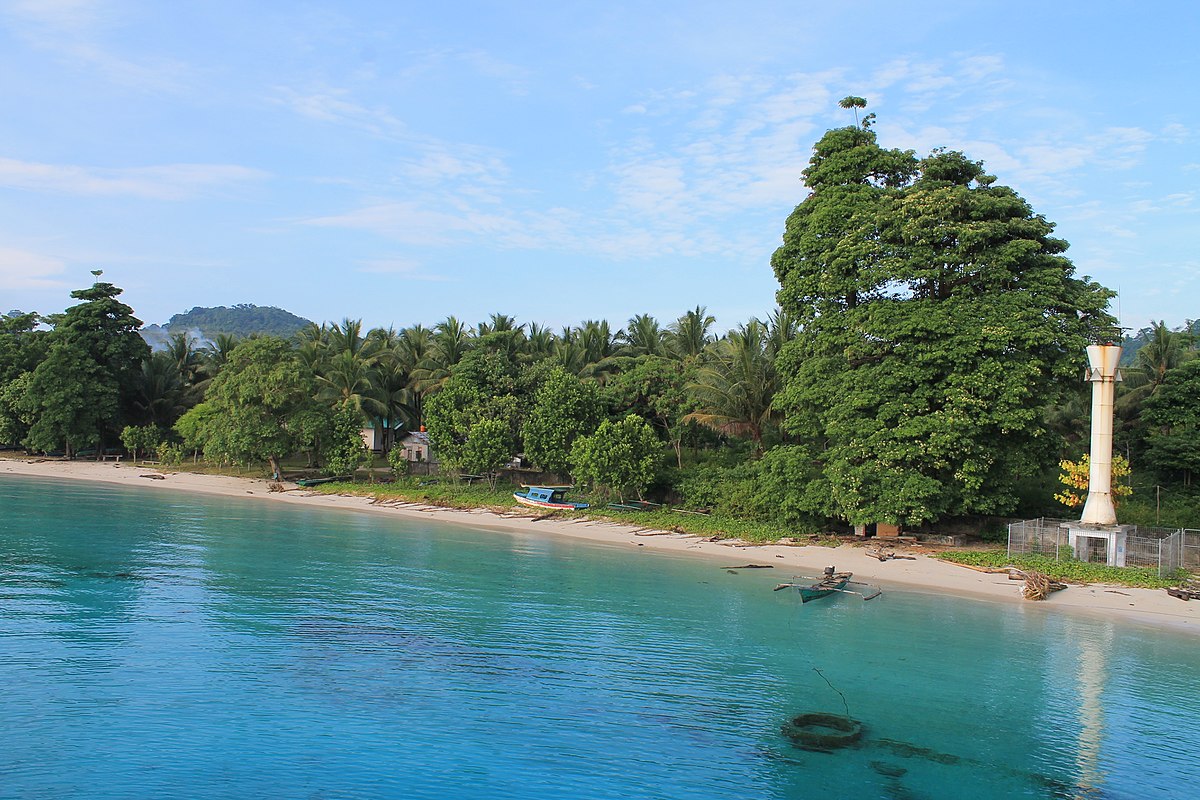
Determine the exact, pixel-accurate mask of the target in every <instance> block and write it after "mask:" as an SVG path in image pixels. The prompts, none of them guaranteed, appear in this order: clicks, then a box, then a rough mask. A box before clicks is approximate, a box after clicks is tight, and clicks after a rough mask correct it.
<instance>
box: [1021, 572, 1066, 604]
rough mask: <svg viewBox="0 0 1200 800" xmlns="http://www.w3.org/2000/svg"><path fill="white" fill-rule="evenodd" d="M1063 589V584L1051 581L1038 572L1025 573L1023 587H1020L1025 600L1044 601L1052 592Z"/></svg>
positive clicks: (1064, 585)
mask: <svg viewBox="0 0 1200 800" xmlns="http://www.w3.org/2000/svg"><path fill="white" fill-rule="evenodd" d="M1065 588H1067V585H1066V584H1065V583H1060V582H1059V581H1052V580H1050V578H1048V577H1047V576H1045V575H1043V574H1042V573H1040V572H1033V571H1030V572H1027V573H1025V586H1024V587H1022V589H1021V594H1023V595H1025V599H1026V600H1045V599H1046V598H1047V597H1049V596H1050V595H1051V594H1053V593H1054V592H1059V591H1062V590H1063V589H1065Z"/></svg>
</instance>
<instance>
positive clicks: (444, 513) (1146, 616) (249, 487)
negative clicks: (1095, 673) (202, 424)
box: [0, 459, 1200, 635]
mask: <svg viewBox="0 0 1200 800" xmlns="http://www.w3.org/2000/svg"><path fill="white" fill-rule="evenodd" d="M0 475H24V476H30V477H41V478H56V479H67V480H85V481H102V482H104V483H112V484H119V485H123V486H134V487H138V488H140V489H145V490H146V491H164V490H169V491H180V492H197V493H201V494H215V495H223V496H228V497H253V498H256V499H261V500H264V501H269V502H280V503H288V504H291V505H307V506H310V507H313V508H329V509H343V510H350V511H358V512H368V513H374V514H389V515H395V516H402V517H419V518H422V519H426V520H428V519H430V518H431V517H432V518H434V519H436V520H438V521H444V522H452V523H457V524H461V525H468V526H471V527H473V528H478V529H482V530H493V531H503V532H507V533H509V534H518V535H532V536H555V537H570V538H575V539H586V540H588V541H591V542H599V543H603V544H607V545H611V546H614V547H622V548H626V549H630V548H634V549H638V550H642V551H660V552H661V551H666V552H671V553H678V554H687V555H693V556H696V557H703V558H708V559H712V560H713V561H714V566H730V567H733V566H742V565H746V564H761V565H769V566H771V567H774V569H775V572H774V574H777V575H778V576H779V581H780V582H781V583H786V582H788V581H790V580H791V579H792V576H793V575H795V574H807V575H816V574H819V573H820V571H821V569H822V568H823V567H825V566H826V565H829V564H832V565H835V566H836V567H837V569H838V570H840V571H849V572H853V573H854V576H855V579H856V580H862V581H866V582H870V583H873V584H878V585H879V586H880V587H882V588H883V589H884V590H885V591H886V590H887V589H888V588H895V589H903V590H906V591H918V592H929V593H936V594H954V595H959V596H968V597H975V598H984V599H988V600H992V601H995V602H1004V603H1020V604H1023V605H1024V606H1025V607H1026V608H1028V609H1030V610H1035V611H1038V612H1040V613H1058V612H1070V613H1081V614H1094V615H1101V616H1104V617H1108V618H1111V619H1120V620H1122V621H1126V622H1132V623H1138V624H1148V625H1155V626H1165V627H1169V628H1172V629H1176V630H1178V631H1181V632H1185V633H1191V634H1194V635H1200V602H1185V601H1183V600H1179V599H1177V598H1174V597H1171V596H1170V595H1168V594H1167V593H1166V592H1165V591H1164V590H1162V589H1133V588H1129V587H1124V586H1103V585H1093V586H1070V587H1069V588H1067V589H1066V590H1064V591H1061V592H1056V593H1055V594H1053V595H1051V596H1050V598H1049V599H1048V600H1045V601H1042V602H1033V601H1029V600H1025V599H1024V598H1023V597H1022V596H1021V591H1020V590H1021V586H1022V582H1021V581H1014V580H1009V579H1008V577H1007V576H1006V575H1004V574H989V573H983V572H976V571H974V570H970V569H967V568H965V567H960V566H957V565H955V564H950V563H947V562H943V561H939V560H937V559H934V558H930V557H929V556H927V555H922V554H920V553H919V552H913V551H912V550H911V549H910V550H909V552H908V554H911V555H915V556H916V558H915V560H911V561H909V560H889V561H884V562H880V561H879V560H878V559H876V558H874V557H872V556H869V555H868V554H867V549H866V548H864V547H857V546H852V545H846V544H844V545H842V546H840V547H837V548H830V547H822V546H816V545H809V546H798V545H748V544H744V543H739V542H736V541H722V542H709V541H706V540H704V539H701V538H699V537H696V536H690V535H685V534H676V533H659V532H649V531H646V530H644V529H641V528H636V527H631V526H625V525H619V524H616V523H612V522H602V521H589V520H581V519H570V518H563V519H553V518H551V519H536V520H535V519H534V518H533V517H532V516H530V515H522V514H520V513H518V512H514V514H512V515H508V514H503V515H502V514H497V513H493V512H490V511H483V510H476V511H457V510H452V509H444V508H435V507H432V506H422V505H417V504H375V503H373V502H372V500H371V498H366V497H353V496H349V495H324V494H315V493H312V492H306V491H303V490H300V491H287V492H270V491H269V490H268V481H266V480H258V479H250V478H232V477H226V476H221V475H199V474H194V473H189V472H172V471H170V470H163V469H158V468H155V467H149V466H134V465H131V464H127V463H126V464H113V463H111V462H104V463H97V462H94V461H56V460H39V459H4V460H0ZM147 475H160V476H163V479H162V480H155V479H152V478H147V477H145V476H147ZM716 562H719V563H716Z"/></svg>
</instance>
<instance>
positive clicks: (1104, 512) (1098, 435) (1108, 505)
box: [1068, 344, 1128, 567]
mask: <svg viewBox="0 0 1200 800" xmlns="http://www.w3.org/2000/svg"><path fill="white" fill-rule="evenodd" d="M1087 354H1088V368H1087V370H1086V372H1085V373H1084V377H1085V379H1086V380H1087V381H1089V382H1090V383H1091V384H1092V444H1091V452H1090V454H1089V460H1090V462H1091V469H1090V471H1089V473H1088V494H1087V501H1086V502H1085V503H1084V504H1083V514H1082V515H1081V516H1080V518H1079V523H1078V524H1077V525H1070V526H1069V527H1068V542H1069V543H1070V545H1071V547H1072V548H1073V549H1074V551H1075V555H1076V557H1077V558H1081V559H1083V560H1089V555H1090V554H1091V552H1092V550H1094V549H1098V546H1100V545H1101V542H1103V545H1102V546H1103V548H1104V551H1105V554H1106V556H1107V558H1106V561H1107V562H1108V564H1109V565H1111V566H1118V567H1123V566H1125V537H1126V534H1127V532H1128V526H1125V525H1117V510H1116V507H1115V506H1114V505H1113V499H1112V440H1113V402H1114V398H1115V396H1116V391H1117V381H1119V380H1121V371H1120V369H1118V367H1117V365H1118V364H1119V363H1120V361H1121V347H1120V345H1115V344H1103V345H1092V346H1090V347H1088V349H1087Z"/></svg>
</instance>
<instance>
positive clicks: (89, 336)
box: [22, 271, 150, 455]
mask: <svg viewBox="0 0 1200 800" xmlns="http://www.w3.org/2000/svg"><path fill="white" fill-rule="evenodd" d="M96 274H99V272H98V271H97V273H96ZM120 294H121V289H118V288H117V287H116V286H113V285H112V284H111V283H104V282H97V283H95V284H93V285H92V286H91V287H90V288H88V289H79V290H76V291H74V292H71V297H73V298H75V299H77V300H82V301H83V302H81V303H78V304H76V305H74V306H71V307H70V308H68V309H67V310H66V311H65V312H64V313H63V314H61V315H56V316H54V317H51V318H50V321H51V322H52V323H53V325H54V330H53V331H52V332H51V333H50V335H49V336H48V338H47V341H48V342H49V344H50V349H49V354H48V355H47V357H46V358H45V359H44V360H43V361H42V362H41V363H40V364H39V365H38V366H37V368H36V369H35V370H33V373H32V376H31V378H30V381H29V384H28V386H27V388H26V392H25V396H24V398H23V400H22V405H23V407H24V410H25V413H26V415H27V419H28V421H29V423H30V432H29V438H28V440H27V443H28V445H29V446H30V447H33V448H34V449H38V450H56V449H58V448H60V447H62V448H65V450H66V452H67V454H68V455H71V453H72V452H73V451H74V450H76V449H78V448H79V447H80V446H85V445H102V444H105V443H108V442H116V441H118V440H119V436H120V431H121V430H122V429H123V428H124V426H125V420H126V419H127V418H128V417H129V416H131V415H133V414H134V413H135V411H134V406H135V400H136V397H137V392H138V387H139V386H140V383H141V365H142V361H143V360H144V359H145V358H147V357H148V356H149V355H150V348H149V347H148V346H147V345H146V343H145V342H144V341H143V340H142V337H141V336H140V335H139V334H138V329H139V328H141V326H142V323H141V321H140V320H138V319H137V318H136V317H134V316H133V309H131V308H130V307H129V306H127V305H125V304H124V303H122V302H120V301H119V300H117V297H118V296H119V295H120Z"/></svg>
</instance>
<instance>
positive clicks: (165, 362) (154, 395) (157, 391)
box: [133, 351, 189, 430]
mask: <svg viewBox="0 0 1200 800" xmlns="http://www.w3.org/2000/svg"><path fill="white" fill-rule="evenodd" d="M133 404H134V407H135V409H136V411H137V412H138V414H139V415H140V416H141V417H142V418H143V419H145V420H146V421H147V422H148V423H150V424H151V425H156V426H158V427H159V428H162V429H164V430H165V429H167V428H170V427H171V426H172V425H174V424H175V421H176V420H177V419H179V417H180V416H181V415H182V414H183V412H185V411H187V409H188V408H189V404H188V387H187V386H186V385H185V383H184V381H183V378H182V376H181V375H180V374H179V365H178V362H177V361H176V358H175V356H173V355H171V353H169V352H166V351H160V352H157V353H151V354H150V356H149V357H147V358H145V359H143V360H142V370H141V373H140V374H139V375H138V383H137V394H136V396H135V397H134V398H133Z"/></svg>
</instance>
